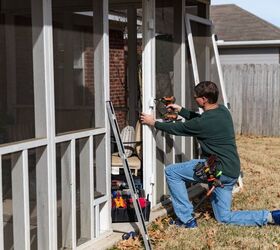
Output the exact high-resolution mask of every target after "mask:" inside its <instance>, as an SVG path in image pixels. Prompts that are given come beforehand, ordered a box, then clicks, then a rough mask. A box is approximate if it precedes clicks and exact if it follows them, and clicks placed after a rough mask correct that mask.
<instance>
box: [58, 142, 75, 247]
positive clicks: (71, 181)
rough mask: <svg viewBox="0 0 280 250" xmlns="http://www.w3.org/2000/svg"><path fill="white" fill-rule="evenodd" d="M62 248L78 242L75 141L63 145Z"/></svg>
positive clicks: (73, 245)
mask: <svg viewBox="0 0 280 250" xmlns="http://www.w3.org/2000/svg"><path fill="white" fill-rule="evenodd" d="M61 154H62V155H61V190H62V193H61V203H62V248H71V249H75V248H76V245H77V242H76V149H75V140H74V139H73V140H71V142H70V143H69V142H67V143H62V144H61Z"/></svg>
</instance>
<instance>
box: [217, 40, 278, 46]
mask: <svg viewBox="0 0 280 250" xmlns="http://www.w3.org/2000/svg"><path fill="white" fill-rule="evenodd" d="M217 45H218V46H219V47H280V40H259V41H224V40H218V41H217Z"/></svg>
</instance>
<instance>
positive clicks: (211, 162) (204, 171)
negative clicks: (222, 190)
mask: <svg viewBox="0 0 280 250" xmlns="http://www.w3.org/2000/svg"><path fill="white" fill-rule="evenodd" d="M218 162H219V161H218V158H217V156H216V155H211V156H210V157H209V158H208V159H207V161H205V162H199V163H198V164H196V166H195V169H194V172H195V175H196V176H197V177H198V178H199V179H201V180H202V181H203V182H209V180H212V179H213V178H218V177H219V176H218V175H219V174H220V173H221V172H220V171H219V170H218V168H217V165H218Z"/></svg>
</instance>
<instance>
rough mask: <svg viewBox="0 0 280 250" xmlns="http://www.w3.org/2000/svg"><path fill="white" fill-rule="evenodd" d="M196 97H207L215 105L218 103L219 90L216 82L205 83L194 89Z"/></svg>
mask: <svg viewBox="0 0 280 250" xmlns="http://www.w3.org/2000/svg"><path fill="white" fill-rule="evenodd" d="M194 92H195V95H196V97H205V98H207V99H208V102H209V103H211V104H213V103H216V102H217V101H218V97H219V89H218V87H217V85H216V84H215V83H214V82H210V81H203V82H200V83H199V84H197V85H196V86H195V87H194Z"/></svg>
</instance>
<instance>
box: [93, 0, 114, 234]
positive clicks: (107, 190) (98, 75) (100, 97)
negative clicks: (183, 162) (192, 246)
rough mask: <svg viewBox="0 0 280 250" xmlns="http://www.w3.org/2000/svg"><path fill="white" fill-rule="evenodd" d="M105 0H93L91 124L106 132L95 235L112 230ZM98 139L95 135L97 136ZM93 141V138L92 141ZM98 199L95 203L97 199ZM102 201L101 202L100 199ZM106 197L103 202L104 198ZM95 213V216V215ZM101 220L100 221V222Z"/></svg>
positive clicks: (99, 153)
mask: <svg viewBox="0 0 280 250" xmlns="http://www.w3.org/2000/svg"><path fill="white" fill-rule="evenodd" d="M108 8H109V2H108V0H98V1H96V0H94V1H93V12H94V20H93V21H94V37H93V38H94V44H93V45H94V82H95V83H98V84H95V93H96V94H95V110H96V112H95V127H97V128H98V127H102V128H105V131H106V133H105V134H104V136H103V137H102V138H101V141H99V142H98V146H97V147H96V148H95V150H96V151H95V162H94V164H95V166H96V181H97V183H96V184H95V185H96V188H97V189H98V191H101V192H103V193H104V194H105V197H106V199H105V200H104V199H103V198H104V197H103V198H101V199H98V200H94V201H93V202H94V204H97V205H94V206H92V209H93V211H95V210H96V211H99V213H98V214H96V213H94V212H92V214H94V215H95V223H99V224H98V225H97V226H96V228H98V229H100V230H99V231H96V232H95V234H96V235H95V237H98V236H99V234H100V233H102V232H107V231H110V230H112V223H111V221H112V219H111V149H110V146H111V139H110V124H109V119H108V115H107V110H106V101H108V100H109V99H110V88H109V86H110V82H109V72H110V71H109V18H108V17H109V9H108ZM97 140H99V138H98V139H97ZM96 142H97V141H95V143H96ZM98 201H99V202H101V203H99V202H98ZM102 201H103V202H102ZM104 201H106V202H104ZM96 216H97V217H96ZM100 221H102V223H100Z"/></svg>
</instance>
